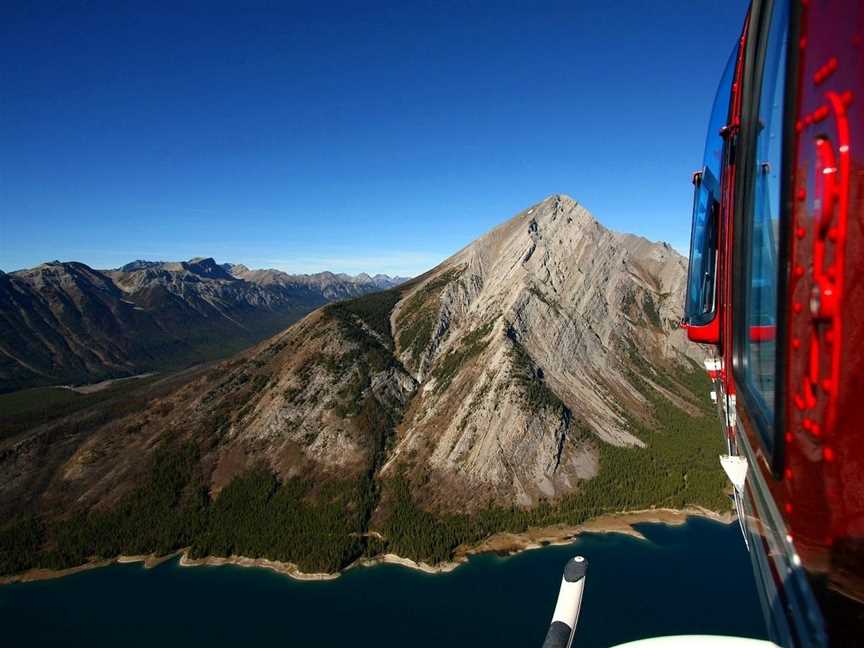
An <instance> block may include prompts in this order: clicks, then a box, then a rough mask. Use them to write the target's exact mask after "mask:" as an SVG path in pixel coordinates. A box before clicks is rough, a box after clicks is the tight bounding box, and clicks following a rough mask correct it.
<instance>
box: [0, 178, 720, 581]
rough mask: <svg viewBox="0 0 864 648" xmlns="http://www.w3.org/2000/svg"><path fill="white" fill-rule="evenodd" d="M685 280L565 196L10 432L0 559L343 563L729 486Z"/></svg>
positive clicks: (700, 495) (667, 262) (442, 555)
mask: <svg viewBox="0 0 864 648" xmlns="http://www.w3.org/2000/svg"><path fill="white" fill-rule="evenodd" d="M685 279H686V260H685V259H684V258H683V257H681V256H680V255H679V254H677V253H676V252H675V251H674V250H672V249H671V248H670V247H669V246H668V245H666V244H658V243H651V242H649V241H646V240H644V239H642V238H639V237H635V236H631V235H626V234H618V233H615V232H611V231H609V230H607V229H605V228H604V227H602V226H601V225H600V224H599V223H598V222H597V221H596V220H594V218H593V217H592V216H591V215H590V214H589V213H588V212H587V211H586V210H585V209H584V208H582V207H581V206H580V205H578V204H577V203H576V202H574V201H573V200H572V199H570V198H568V197H566V196H558V195H556V196H551V197H550V198H547V199H546V200H544V201H543V202H541V203H539V204H537V205H535V206H534V207H532V208H530V209H528V210H526V211H524V212H522V213H520V214H518V215H516V216H515V217H513V218H512V219H510V220H509V221H507V222H506V223H504V224H502V225H501V226H499V227H497V228H496V229H494V230H492V231H491V232H489V233H488V234H486V235H485V236H483V237H482V238H480V239H478V240H477V241H475V242H474V243H472V244H471V245H469V246H468V247H466V248H464V249H463V250H461V251H459V252H458V253H456V254H455V255H453V256H452V257H451V258H449V259H447V260H446V261H445V262H444V263H442V264H441V265H439V266H438V267H436V268H434V269H433V270H431V271H429V272H428V273H426V274H425V275H423V276H421V277H418V278H417V279H414V280H412V281H410V282H408V283H406V284H403V285H401V286H399V287H397V288H392V289H389V290H386V291H384V292H380V293H375V294H371V295H367V296H365V297H361V298H358V299H354V300H350V301H344V302H338V303H336V304H331V305H329V306H325V307H323V308H321V309H319V310H317V311H315V312H313V313H312V314H310V315H308V316H307V317H305V318H304V319H303V320H301V321H299V322H297V323H296V324H294V325H293V326H291V327H290V328H288V329H287V330H285V331H284V332H282V333H280V334H279V335H277V336H275V337H273V338H271V339H269V340H267V341H266V342H263V343H261V344H259V345H258V346H257V347H255V348H252V349H250V350H248V351H246V352H244V353H242V354H240V355H238V356H235V357H234V358H233V359H231V360H229V361H227V362H224V363H222V364H220V365H218V366H216V367H215V368H207V369H201V370H198V371H196V372H192V373H191V374H190V375H188V376H185V377H183V378H182V379H180V378H176V379H173V380H174V382H171V381H163V382H161V383H160V382H157V383H155V384H153V385H149V386H148V387H146V388H144V389H142V390H140V391H139V392H137V393H136V394H137V395H136V397H135V398H137V399H138V401H139V402H138V403H137V404H135V405H132V406H130V405H129V402H128V401H126V402H121V403H115V404H113V405H112V404H110V403H109V405H107V406H106V405H104V404H100V405H98V406H94V408H91V409H90V410H83V411H81V412H78V413H77V414H75V415H74V416H72V417H69V418H67V419H66V420H64V421H61V422H60V423H54V424H49V425H44V426H42V427H39V428H35V429H31V430H29V431H27V432H25V433H21V434H18V435H16V436H14V437H12V438H10V439H7V440H5V441H2V442H0V517H2V516H4V515H5V516H9V517H10V518H13V517H14V521H13V523H12V524H10V525H9V526H7V529H6V531H5V532H4V533H5V535H3V534H0V559H2V557H3V556H4V554H3V553H2V551H5V552H6V553H5V556H6V558H5V563H4V562H3V561H2V560H0V572H3V571H4V570H5V571H6V572H10V571H20V570H21V569H23V568H26V567H29V566H32V565H37V564H39V565H49V566H51V565H53V566H67V565H70V564H75V563H76V562H78V563H80V562H82V561H84V560H87V559H92V558H93V557H97V556H112V555H116V554H119V553H127V554H130V553H133V554H141V553H150V552H157V553H158V552H167V551H169V550H172V549H174V548H176V547H180V546H191V547H192V549H191V554H192V555H193V556H202V555H208V554H213V555H231V554H238V555H245V556H249V557H253V558H254V557H267V558H272V559H277V560H285V561H291V562H294V563H297V564H299V565H300V566H301V568H304V569H307V570H319V571H321V570H324V571H333V570H335V569H339V568H341V567H344V566H345V565H347V564H349V563H350V562H351V561H353V560H354V559H356V558H357V557H359V556H361V555H363V554H365V555H374V554H376V553H379V552H383V551H391V552H395V553H399V554H400V555H405V556H408V557H412V558H417V559H425V560H430V561H436V560H444V559H446V558H447V557H448V556H449V555H451V554H452V552H453V550H454V549H455V548H456V547H457V546H458V545H459V544H461V543H470V542H476V541H478V540H481V539H482V538H484V537H485V536H488V535H489V534H491V533H492V532H494V531H498V530H512V531H517V532H518V531H520V530H524V528H525V527H526V526H528V525H540V524H551V523H558V522H566V523H579V522H581V521H584V520H585V519H586V518H587V517H591V516H594V515H598V514H600V513H603V512H606V511H613V510H624V509H635V508H647V507H650V506H652V505H657V506H666V507H673V508H680V507H684V506H688V505H704V506H707V507H710V508H723V507H724V506H725V503H724V498H723V495H722V492H721V491H722V484H723V480H722V476H721V475H720V471H719V468H717V467H716V453H717V447H716V446H717V444H718V443H719V435H717V434H716V431H715V429H714V425H713V423H712V421H711V420H710V416H709V414H710V411H709V410H710V407H709V406H708V405H707V401H708V398H707V396H708V394H707V389H708V385H707V381H705V380H704V373H703V371H702V370H701V369H700V367H699V365H700V364H701V356H700V354H699V351H698V348H696V347H693V346H691V345H689V344H688V343H687V342H686V336H685V335H684V333H683V331H681V330H679V329H678V326H677V322H678V309H679V305H680V303H681V300H682V292H683V289H684V283H685ZM4 538H5V540H4ZM4 542H5V545H4V544H3V543H4ZM27 543H36V544H37V545H38V546H40V547H41V549H40V551H38V552H30V553H26V552H25V553H24V555H22V552H21V551H19V550H16V549H15V547H17V546H20V545H22V544H27ZM4 546H5V547H6V549H4Z"/></svg>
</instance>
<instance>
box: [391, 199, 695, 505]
mask: <svg viewBox="0 0 864 648" xmlns="http://www.w3.org/2000/svg"><path fill="white" fill-rule="evenodd" d="M430 274H431V276H430V277H429V278H428V279H426V281H425V282H424V283H423V284H420V285H418V286H417V287H415V288H414V289H413V290H412V291H411V292H410V293H408V294H406V295H405V297H404V299H403V300H402V301H401V302H400V303H399V305H397V307H396V309H395V310H394V313H393V317H392V323H393V327H394V329H395V330H396V340H397V341H399V340H400V339H401V340H402V344H401V345H399V346H398V347H397V355H398V357H399V359H400V360H401V361H402V363H403V364H404V365H405V366H406V367H407V368H409V370H411V371H412V372H413V373H414V375H415V377H416V378H417V379H418V381H420V383H421V387H420V390H419V393H420V396H418V398H419V399H420V404H419V405H418V406H417V407H416V408H415V410H416V411H417V412H418V413H417V414H416V415H415V416H413V417H412V418H409V419H408V420H407V421H406V422H405V424H404V425H403V429H402V431H401V432H402V439H401V442H400V444H399V446H398V447H397V449H396V455H397V457H398V456H403V457H408V456H411V457H413V459H412V461H413V462H415V463H416V462H418V461H419V463H420V464H421V465H423V466H425V468H427V469H429V470H431V472H432V473H433V474H437V475H441V476H442V479H444V476H446V478H447V479H451V480H452V478H453V476H454V475H455V476H457V477H458V478H459V480H460V481H461V482H463V483H464V484H465V485H466V486H467V487H468V488H472V489H481V490H483V489H486V490H487V491H489V492H492V493H495V495H496V497H498V498H499V499H501V500H502V501H507V500H511V501H512V498H515V499H516V500H517V501H518V502H520V503H522V504H526V505H527V504H531V503H532V502H535V501H537V499H538V498H539V497H549V496H554V495H558V494H561V493H563V492H568V491H570V490H572V489H573V488H575V487H576V485H577V484H578V481H579V480H581V479H586V478H589V477H591V476H592V475H593V474H594V472H595V471H596V469H597V444H598V443H599V442H605V443H612V444H616V445H641V444H642V442H641V441H640V440H639V439H637V438H636V437H634V436H633V435H632V434H631V433H630V431H629V427H628V424H627V420H626V417H625V416H624V414H625V412H626V411H632V410H633V409H634V408H638V407H639V406H640V402H641V405H642V406H647V404H646V403H644V398H643V397H642V396H641V395H640V393H639V392H638V391H637V390H636V389H635V388H634V386H633V385H632V384H631V383H630V381H629V380H628V375H627V371H626V369H627V367H628V365H629V364H631V363H633V362H640V358H641V359H642V360H641V361H642V362H648V363H654V364H657V365H662V366H670V367H674V366H684V367H688V368H691V369H692V364H691V363H689V362H688V360H693V361H697V362H698V361H701V356H700V354H699V351H698V349H696V348H695V347H694V346H692V345H690V344H689V343H687V341H686V337H685V335H684V333H683V331H681V330H679V329H678V325H677V321H678V317H679V315H678V306H679V304H680V303H681V301H682V299H683V289H684V282H685V279H686V260H685V259H684V258H683V257H681V256H680V255H679V254H677V253H676V252H675V251H674V250H672V249H671V248H670V247H669V246H668V245H665V244H658V243H652V242H649V241H647V240H645V239H642V238H639V237H636V236H632V235H626V234H617V233H615V232H612V231H609V230H607V229H605V228H604V227H603V226H601V225H600V224H599V223H598V222H597V221H596V220H595V219H594V218H593V217H592V216H591V214H590V213H588V211H587V210H585V209H584V208H583V207H581V206H580V205H578V204H577V203H576V202H575V201H573V200H572V199H570V198H568V197H566V196H551V197H550V198H548V199H546V200H544V201H543V202H541V203H539V204H538V205H535V206H534V207H532V208H530V209H528V210H525V211H524V212H522V213H520V214H518V215H517V216H515V217H514V218H512V219H511V220H509V221H508V222H506V223H504V224H503V225H501V226H499V227H497V228H495V229H494V230H492V231H491V232H489V233H488V234H486V235H485V236H483V237H482V238H480V239H479V240H477V241H476V242H474V243H472V244H471V245H469V246H468V247H466V248H465V249H463V250H461V251H460V252H458V253H457V254H456V255H454V256H453V257H452V258H450V259H448V260H447V261H445V262H444V263H443V264H442V265H441V266H439V267H438V268H436V270H435V271H433V272H432V273H430ZM448 274H449V276H450V279H449V280H448V281H446V282H445V284H444V285H443V286H437V287H435V289H434V290H430V289H429V287H430V286H434V285H435V282H436V281H440V278H441V277H444V276H447V275H448ZM424 291H426V292H429V293H434V294H432V295H431V297H429V298H428V299H427V301H426V303H425V306H424V307H422V308H419V309H418V306H417V304H416V303H413V302H412V299H414V300H415V302H416V300H417V299H418V295H422V294H423V293H424ZM418 312H419V313H421V315H420V316H418V315H417V313H418ZM420 318H425V321H424V322H423V323H422V325H421V323H420V322H419V321H418V319H420ZM400 327H401V328H403V329H404V328H405V327H408V328H412V327H413V328H421V327H422V328H424V330H426V331H428V337H427V338H424V339H423V340H422V343H421V344H420V345H419V347H418V345H417V344H416V343H415V344H413V345H412V344H408V341H409V339H411V338H410V336H408V337H400ZM483 327H488V328H489V332H488V335H487V336H486V337H485V338H484V341H483V343H482V344H480V345H476V346H475V348H474V349H472V350H468V349H466V339H468V338H470V337H471V336H472V334H475V333H476V332H477V331H479V330H481V329H483ZM457 358H458V359H461V361H460V363H459V366H458V371H457V372H456V375H455V376H453V377H448V378H447V384H446V385H442V378H443V376H444V374H445V373H446V372H442V369H441V367H442V365H443V366H446V365H447V364H448V359H449V364H450V365H453V364H454V359H457ZM418 457H419V459H417V458H418ZM398 464H399V460H398V458H397V459H395V460H394V461H391V463H390V467H391V468H390V469H391V470H395V469H396V466H397V465H398Z"/></svg>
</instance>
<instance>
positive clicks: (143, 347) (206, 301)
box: [0, 258, 399, 392]
mask: <svg viewBox="0 0 864 648" xmlns="http://www.w3.org/2000/svg"><path fill="white" fill-rule="evenodd" d="M233 268H242V266H231V265H229V264H226V265H224V266H222V265H218V264H216V263H215V262H214V261H213V259H201V258H199V259H192V260H191V261H181V262H153V261H135V262H133V263H129V264H127V265H125V266H123V267H122V268H119V269H116V270H101V271H100V270H94V269H92V268H90V267H88V266H86V265H84V264H82V263H75V262H68V263H60V262H53V263H45V264H43V265H40V266H38V267H36V268H32V269H29V270H21V271H18V272H12V273H9V274H5V273H4V274H0V392H2V391H11V390H14V389H21V388H24V387H33V386H38V385H50V384H63V383H87V382H93V381H97V380H101V379H104V378H110V377H118V376H126V375H132V374H135V373H140V372H142V371H149V370H163V369H173V368H178V367H182V366H185V365H189V364H193V363H196V362H201V361H203V360H208V359H212V358H214V357H219V356H225V355H228V354H229V353H231V352H234V351H238V350H239V349H242V348H243V347H246V346H249V345H251V344H254V343H255V342H258V341H260V340H261V339H263V338H265V337H267V336H268V335H272V334H273V333H275V332H276V331H279V330H281V329H283V328H285V327H286V326H288V325H289V324H291V323H292V322H294V321H296V320H298V319H300V318H301V317H303V316H304V315H306V314H307V313H309V312H310V311H312V310H313V309H315V308H317V307H319V306H321V305H323V304H326V303H327V302H329V301H332V300H334V299H342V298H346V297H356V296H358V295H363V294H366V293H368V292H371V291H374V290H380V289H382V288H386V287H390V286H391V285H395V283H396V282H398V281H399V280H391V279H389V278H388V277H382V278H380V279H379V280H378V281H374V280H372V279H370V278H368V277H365V276H364V277H361V278H353V277H349V276H347V275H341V276H337V275H333V274H331V273H322V274H321V275H311V276H307V275H300V276H293V277H292V276H289V275H286V274H285V273H281V272H279V271H276V270H256V271H249V270H246V269H245V268H244V269H243V270H244V272H234V273H232V269H233ZM283 277H284V278H287V279H288V280H286V281H277V280H271V278H277V279H282V278H283Z"/></svg>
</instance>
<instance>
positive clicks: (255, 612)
mask: <svg viewBox="0 0 864 648" xmlns="http://www.w3.org/2000/svg"><path fill="white" fill-rule="evenodd" d="M637 528H638V529H639V530H640V531H641V532H642V533H643V534H644V535H645V536H646V537H647V538H648V541H644V540H638V539H635V538H631V537H628V536H623V535H618V534H585V535H583V536H580V538H579V539H578V540H577V541H576V542H574V543H573V544H571V545H568V546H559V547H545V548H543V549H537V550H533V551H527V552H523V553H521V554H518V555H516V556H511V557H506V558H504V557H498V556H493V555H486V556H476V557H474V558H472V559H471V560H470V561H469V562H468V564H466V565H463V566H461V567H459V568H458V569H456V570H455V571H453V572H451V573H449V574H435V575H429V574H423V573H421V572H417V571H413V570H410V569H407V568H404V567H399V566H396V565H381V566H376V567H369V568H358V569H352V570H350V571H348V572H347V573H345V574H344V575H343V576H342V577H341V578H338V579H336V580H334V581H321V582H298V581H294V580H292V579H291V578H288V577H286V576H283V575H280V574H276V573H274V572H270V571H267V570H263V569H248V568H242V567H234V566H226V567H196V568H183V567H180V566H178V564H177V561H176V560H174V561H171V562H168V563H165V564H163V565H160V566H159V567H156V568H155V569H150V570H147V569H144V568H143V567H142V566H141V565H140V564H132V565H118V566H112V567H107V568H103V569H96V570H93V571H87V572H82V573H79V574H76V575H74V576H69V577H67V578H62V579H58V580H51V581H42V582H36V583H22V584H14V585H8V586H0V633H2V634H0V637H2V640H0V643H2V645H3V646H10V647H12V646H15V647H17V646H47V645H59V644H61V643H62V644H63V645H67V646H149V647H153V646H156V647H158V648H171V647H174V646H183V647H184V648H186V647H188V646H193V645H207V646H208V647H214V646H257V645H271V646H322V647H330V646H333V647H336V646H339V647H340V648H341V647H344V646H375V647H376V648H389V647H391V646H392V647H395V646H411V647H416V648H425V647H431V646H436V647H438V648H440V647H441V646H444V647H445V648H455V647H457V646H472V647H474V646H496V647H502V646H513V647H515V646H519V647H522V648H525V647H527V648H531V647H532V646H536V647H537V648H540V646H541V644H542V642H543V638H544V636H545V634H546V628H547V626H548V624H549V620H550V617H551V615H552V610H553V608H554V605H555V599H556V596H557V594H558V586H559V584H560V581H561V572H562V568H563V566H564V563H565V562H566V561H567V559H568V558H570V557H571V556H573V555H575V554H582V555H584V556H586V557H587V558H588V560H589V561H590V565H591V566H590V570H589V573H588V580H587V590H586V597H585V600H584V602H583V608H582V615H581V619H580V622H579V627H578V630H577V633H576V641H575V642H574V645H575V646H578V647H580V648H582V647H585V646H608V645H610V644H614V643H620V642H624V641H630V640H634V639H639V638H644V637H649V636H656V635H660V634H685V633H705V634H737V635H742V636H750V637H759V638H764V637H765V629H764V623H763V620H762V613H761V610H760V607H759V602H758V600H757V598H756V591H755V587H754V585H753V577H752V575H751V568H750V560H749V557H748V555H747V552H746V549H745V548H744V543H743V540H742V539H741V533H740V531H739V530H738V526H737V524H732V525H723V524H718V523H715V522H711V521H708V520H704V519H697V518H691V519H690V520H689V521H688V522H687V524H685V525H683V526H680V527H667V526H664V525H660V524H641V525H638V527H637Z"/></svg>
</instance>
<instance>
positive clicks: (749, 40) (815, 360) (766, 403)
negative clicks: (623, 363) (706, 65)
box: [684, 0, 864, 645]
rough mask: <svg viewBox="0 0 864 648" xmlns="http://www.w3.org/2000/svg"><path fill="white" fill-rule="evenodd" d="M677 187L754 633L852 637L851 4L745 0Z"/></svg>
mask: <svg viewBox="0 0 864 648" xmlns="http://www.w3.org/2000/svg"><path fill="white" fill-rule="evenodd" d="M715 129H716V130H715ZM694 184H695V186H696V197H695V201H694V212H693V219H694V223H693V234H692V239H691V251H690V275H689V278H688V295H687V300H686V303H685V318H684V325H685V326H686V327H687V330H688V335H689V337H690V339H691V340H692V341H694V342H699V343H702V344H707V345H711V347H712V348H713V353H714V354H715V359H714V361H713V362H709V363H706V367H707V368H708V369H709V371H710V373H711V375H712V378H714V379H715V397H716V399H717V402H718V406H719V408H720V410H721V417H722V419H723V422H724V431H725V434H726V437H727V442H728V446H729V454H730V455H732V456H737V457H741V458H742V460H746V463H747V477H746V480H745V484H744V487H743V488H742V489H740V491H739V490H738V489H736V491H735V496H736V499H737V502H736V504H737V505H738V507H739V517H740V518H741V522H742V529H743V530H744V533H745V539H746V540H747V542H748V546H749V548H750V551H751V556H752V559H753V564H754V571H755V573H756V577H757V586H758V589H759V591H760V594H761V598H762V601H763V606H764V611H765V615H766V619H767V621H768V625H769V633H770V634H771V637H772V639H773V640H774V641H775V642H777V643H780V644H781V645H821V644H826V643H828V642H829V641H830V642H831V643H832V644H835V645H845V644H847V643H850V644H852V643H854V642H855V641H857V640H858V639H856V637H858V638H859V639H860V640H861V641H862V642H864V605H862V602H864V6H862V3H860V2H855V1H851V0H847V1H836V0H809V1H808V0H791V1H789V0H775V1H774V2H772V1H770V0H769V1H767V2H761V1H759V0H754V2H753V4H752V6H751V8H750V11H749V13H748V15H747V18H746V20H745V24H744V27H743V30H742V35H741V37H740V39H739V42H738V45H737V47H736V48H735V51H734V52H733V55H732V57H731V58H730V63H729V65H728V66H727V70H726V72H725V73H724V76H723V78H722V80H721V84H720V88H719V89H718V96H717V100H716V101H715V106H714V114H712V118H711V126H710V127H709V133H708V144H707V146H706V156H705V163H704V166H703V169H702V170H701V171H700V172H698V173H697V174H696V175H695V176H694Z"/></svg>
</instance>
